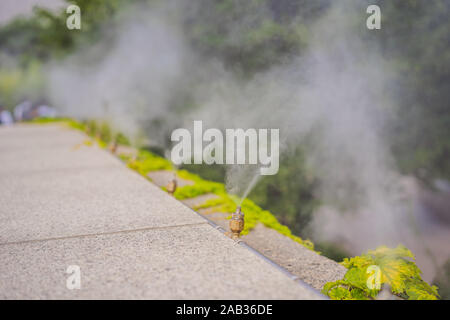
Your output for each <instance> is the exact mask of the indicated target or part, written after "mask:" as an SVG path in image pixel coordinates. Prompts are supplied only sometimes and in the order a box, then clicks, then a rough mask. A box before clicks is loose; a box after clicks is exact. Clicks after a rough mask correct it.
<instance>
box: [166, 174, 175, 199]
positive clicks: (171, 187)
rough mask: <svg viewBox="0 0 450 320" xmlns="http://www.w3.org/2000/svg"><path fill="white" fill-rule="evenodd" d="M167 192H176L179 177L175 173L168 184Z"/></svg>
mask: <svg viewBox="0 0 450 320" xmlns="http://www.w3.org/2000/svg"><path fill="white" fill-rule="evenodd" d="M166 189H167V192H169V194H171V195H173V194H174V193H175V190H177V179H176V178H175V175H174V177H173V179H172V180H171V181H170V182H169V183H168V184H167V186H166Z"/></svg>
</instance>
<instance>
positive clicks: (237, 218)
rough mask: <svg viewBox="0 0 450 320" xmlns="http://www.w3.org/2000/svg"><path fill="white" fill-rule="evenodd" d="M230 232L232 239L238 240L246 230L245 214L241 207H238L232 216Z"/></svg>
mask: <svg viewBox="0 0 450 320" xmlns="http://www.w3.org/2000/svg"><path fill="white" fill-rule="evenodd" d="M230 230H231V238H232V239H238V238H239V235H240V234H241V232H242V230H244V213H243V212H242V211H241V207H237V208H236V212H234V213H233V214H232V215H231V220H230Z"/></svg>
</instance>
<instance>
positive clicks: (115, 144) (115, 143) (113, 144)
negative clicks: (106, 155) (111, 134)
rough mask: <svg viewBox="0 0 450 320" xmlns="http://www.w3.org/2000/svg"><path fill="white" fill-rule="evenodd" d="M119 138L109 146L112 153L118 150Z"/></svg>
mask: <svg viewBox="0 0 450 320" xmlns="http://www.w3.org/2000/svg"><path fill="white" fill-rule="evenodd" d="M117 146H118V144H117V140H114V142H113V143H112V144H111V145H110V146H109V151H111V153H113V154H115V153H116V151H117Z"/></svg>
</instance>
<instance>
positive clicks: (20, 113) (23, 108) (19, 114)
mask: <svg viewBox="0 0 450 320" xmlns="http://www.w3.org/2000/svg"><path fill="white" fill-rule="evenodd" d="M31 107H32V104H31V102H30V101H29V100H25V101H23V102H22V103H20V104H18V105H17V106H16V107H15V108H14V119H15V120H16V121H17V122H20V121H23V120H25V115H26V114H27V112H29V111H30V109H31Z"/></svg>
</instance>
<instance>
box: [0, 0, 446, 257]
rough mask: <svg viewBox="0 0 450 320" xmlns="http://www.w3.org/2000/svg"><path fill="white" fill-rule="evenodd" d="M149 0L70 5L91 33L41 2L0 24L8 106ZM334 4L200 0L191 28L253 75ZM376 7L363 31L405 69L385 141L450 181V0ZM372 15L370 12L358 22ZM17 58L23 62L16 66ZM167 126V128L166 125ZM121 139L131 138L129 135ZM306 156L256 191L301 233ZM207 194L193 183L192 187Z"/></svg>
mask: <svg viewBox="0 0 450 320" xmlns="http://www.w3.org/2000/svg"><path fill="white" fill-rule="evenodd" d="M150 2H156V1H155V0H131V1H126V0H77V1H68V3H75V4H77V5H78V6H80V8H81V12H82V29H81V30H72V31H70V32H69V31H68V30H67V28H66V26H65V23H66V18H67V14H66V13H65V11H64V10H61V11H59V12H56V13H53V12H50V11H48V10H45V9H39V8H36V9H35V10H34V15H33V16H32V17H31V18H28V19H17V20H14V21H12V22H11V23H9V24H8V25H6V26H3V27H2V28H0V52H1V55H0V104H2V105H5V106H6V107H8V108H12V107H13V106H14V105H15V104H16V103H18V102H19V101H20V100H23V99H25V98H30V99H31V98H37V97H39V96H40V95H41V94H42V92H43V89H44V88H43V86H44V81H43V78H44V75H43V74H42V73H43V72H42V64H43V63H46V62H48V61H52V60H53V59H60V58H63V57H65V56H66V55H68V54H70V53H71V52H74V51H76V50H80V49H82V48H83V47H84V46H86V45H89V44H92V43H95V42H96V41H98V40H99V39H100V37H109V36H110V33H108V32H107V31H108V30H110V29H111V27H113V26H114V25H116V24H117V23H118V15H119V13H121V12H123V11H126V10H127V8H128V7H129V6H130V5H133V4H137V3H150ZM332 2H333V1H331V0H321V1H315V0H314V1H313V0H247V1H241V0H222V1H211V0H197V1H195V2H193V3H192V5H189V6H186V8H187V10H186V12H185V14H184V15H183V17H184V19H185V20H184V21H183V23H184V29H183V30H184V32H185V34H186V37H187V39H188V40H189V41H190V42H191V46H192V48H193V50H195V51H196V52H197V53H199V54H201V55H204V56H205V57H208V58H217V59H218V60H220V61H221V62H223V64H224V65H225V67H226V68H228V69H230V70H232V71H234V72H235V73H236V74H238V75H241V76H242V77H251V76H253V75H254V74H255V73H257V72H260V71H263V70H266V69H268V68H270V67H272V66H274V65H277V64H282V63H284V62H287V61H289V59H291V58H293V57H296V56H301V55H302V54H303V52H304V51H305V50H306V49H307V48H308V43H309V41H310V38H311V36H312V35H311V26H312V24H313V23H314V21H317V20H318V19H320V17H321V16H322V15H324V14H325V13H326V12H327V9H328V8H329V7H330V5H332ZM180 3H181V2H180ZM369 4H378V5H379V6H380V7H381V10H382V29H381V30H379V31H376V32H373V31H368V30H367V29H366V28H361V29H360V30H359V35H360V36H361V37H362V38H363V39H364V40H365V41H367V42H374V43H376V44H377V45H379V47H380V48H381V50H382V52H383V57H384V58H385V60H386V62H387V63H388V64H389V66H390V67H391V68H392V70H393V71H394V72H395V73H396V74H397V75H398V76H397V78H396V79H395V81H396V82H395V85H394V86H393V87H392V90H393V91H394V92H395V93H396V94H397V95H399V96H400V97H401V99H398V101H400V102H401V105H399V106H398V108H396V109H395V110H392V112H393V113H395V114H396V115H397V116H396V119H394V121H393V122H392V123H390V124H389V125H388V127H387V130H384V134H385V135H386V141H389V142H390V144H391V148H392V151H393V153H394V155H395V156H396V159H397V163H398V166H399V168H400V169H401V170H402V171H403V172H404V173H406V174H415V175H416V176H419V177H421V178H423V179H425V180H430V179H433V178H435V177H444V178H447V179H450V161H448V159H449V156H450V112H449V107H448V103H449V101H450V48H449V47H450V42H449V39H450V19H448V17H449V16H450V1H448V0H433V1H422V0H402V1H391V0H361V1H360V2H358V5H359V6H361V8H362V9H363V8H365V7H367V6H368V5H369ZM363 12H364V11H363ZM364 17H365V13H364V15H362V16H361V17H355V19H356V20H358V19H359V20H361V19H363V18H364ZM359 20H358V21H359ZM330 27H333V26H330ZM8 56H13V57H14V58H15V59H14V63H11V61H10V60H9V59H7V57H8ZM173 100H174V101H175V102H174V104H175V105H176V109H177V110H178V112H179V113H182V112H183V110H185V109H186V108H188V106H191V105H192V104H194V103H195V102H193V101H192V97H190V96H189V93H186V92H183V94H182V95H181V94H180V96H179V97H174V98H173ZM148 125H149V126H155V125H156V124H155V123H149V124H148ZM159 125H160V127H161V128H165V127H166V125H165V124H164V123H160V124H159ZM86 127H87V129H86V130H88V132H89V134H91V135H92V136H95V135H96V134H97V133H98V135H99V137H100V138H101V139H102V140H101V141H104V140H108V141H110V140H111V139H112V133H111V130H110V128H109V127H107V126H105V125H101V124H99V123H96V122H88V123H86ZM161 130H162V129H161ZM117 139H118V140H119V137H117ZM120 139H121V138H120ZM121 143H123V144H126V143H125V142H124V140H123V139H121ZM305 152H306V151H305V148H304V146H300V147H298V148H297V149H296V150H295V151H294V152H292V153H290V154H288V155H284V156H283V158H282V159H281V164H280V171H279V173H278V174H277V175H275V176H268V177H264V178H263V179H261V181H260V183H258V185H257V186H256V187H255V189H254V190H252V192H251V194H250V198H251V199H252V200H253V201H254V202H255V203H256V204H257V205H259V206H261V207H263V208H266V209H268V210H270V211H272V212H275V213H276V214H277V217H278V219H279V220H280V222H281V223H283V224H286V225H287V226H289V227H290V228H291V229H292V231H293V232H294V233H295V234H300V235H302V236H303V235H304V232H305V227H306V226H307V225H308V222H309V221H310V219H311V213H312V212H313V210H314V208H315V207H316V206H317V205H319V202H318V200H317V199H316V198H315V196H314V189H315V186H316V184H317V181H316V178H315V176H314V172H312V171H311V169H309V168H308V167H307V166H306V164H305V157H304V153H305ZM153 160H154V158H153V157H152V156H150V154H145V153H143V154H140V159H139V162H136V163H130V166H133V168H134V169H136V170H138V171H139V172H141V173H145V172H148V170H150V169H154V166H156V167H157V168H161V169H164V168H166V169H168V168H170V167H171V166H170V164H168V163H166V162H164V161H159V160H157V161H156V160H155V161H156V162H155V164H152V161H153ZM189 170H190V171H193V172H195V173H198V174H200V175H201V176H202V177H205V178H207V179H209V180H214V181H216V182H223V181H224V173H225V167H224V166H189ZM292 177H295V178H296V179H292ZM202 188H203V187H201V188H200V189H202ZM208 188H209V187H208ZM208 188H206V189H208ZM206 189H205V190H206ZM203 191H204V190H203ZM203 191H202V190H199V188H197V189H195V188H191V189H185V190H184V191H183V192H185V193H186V194H194V193H198V192H203ZM179 192H181V191H179ZM179 195H180V196H181V193H179ZM324 248H327V245H326V244H324ZM324 251H327V252H328V250H324ZM331 251H333V250H331ZM329 254H330V255H333V253H332V252H330V253H329Z"/></svg>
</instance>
